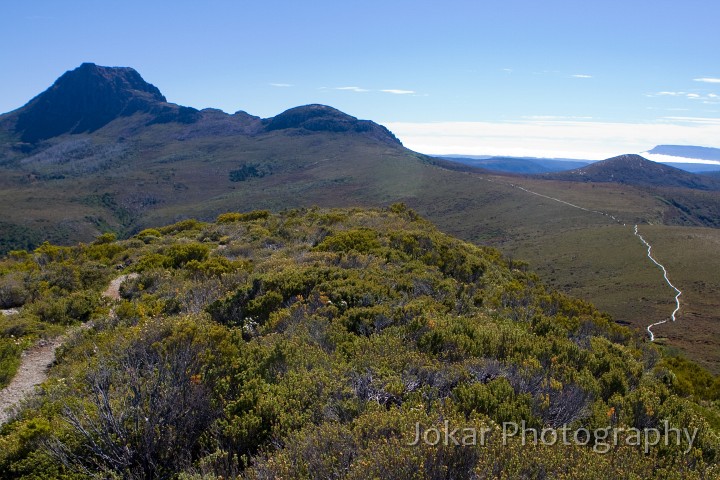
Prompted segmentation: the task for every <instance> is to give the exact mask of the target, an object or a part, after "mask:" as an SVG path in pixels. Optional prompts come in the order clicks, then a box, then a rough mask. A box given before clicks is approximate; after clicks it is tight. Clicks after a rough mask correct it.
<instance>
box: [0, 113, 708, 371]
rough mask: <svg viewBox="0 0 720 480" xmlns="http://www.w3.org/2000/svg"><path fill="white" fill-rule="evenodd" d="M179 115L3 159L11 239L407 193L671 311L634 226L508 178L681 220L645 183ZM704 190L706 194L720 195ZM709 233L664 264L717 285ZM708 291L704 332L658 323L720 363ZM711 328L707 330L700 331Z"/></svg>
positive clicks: (658, 315)
mask: <svg viewBox="0 0 720 480" xmlns="http://www.w3.org/2000/svg"><path fill="white" fill-rule="evenodd" d="M182 128H186V127H178V126H177V125H174V124H166V125H154V126H152V127H150V128H146V129H143V130H142V132H141V133H140V134H139V135H136V136H133V135H132V132H131V131H130V130H131V128H130V127H128V126H127V125H125V126H122V125H121V126H118V125H111V126H109V127H106V128H105V129H103V130H102V131H101V132H99V133H98V134H97V135H98V136H97V137H95V138H103V139H105V140H107V141H112V142H113V143H114V142H115V139H116V138H118V137H119V136H126V137H127V138H129V140H127V142H128V143H129V144H131V147H130V148H129V149H128V151H129V153H128V154H126V155H125V156H123V157H122V158H121V159H118V160H117V161H114V162H111V163H110V164H109V165H108V166H107V168H103V169H101V170H100V171H97V172H94V173H89V174H86V175H81V176H76V177H72V176H68V178H65V179H57V180H32V179H29V178H28V173H29V172H40V173H42V172H50V171H53V170H54V169H56V168H58V167H57V166H52V165H50V166H42V165H26V166H24V167H22V168H21V169H17V168H16V169H11V170H6V171H5V172H3V173H4V174H3V175H0V187H1V188H0V214H1V217H2V219H3V220H2V222H3V224H2V227H3V232H4V235H3V240H6V241H7V240H8V239H17V238H20V239H21V240H23V239H25V243H23V242H22V241H21V242H20V245H21V246H29V245H30V243H31V242H33V241H34V242H35V243H37V242H38V241H40V240H44V239H49V240H51V241H53V242H59V243H69V242H72V241H77V240H84V241H88V240H90V239H92V238H93V237H94V236H95V235H97V233H98V232H100V231H104V230H108V229H113V230H118V231H121V232H125V233H132V232H137V231H139V230H140V229H142V228H146V227H151V226H156V225H161V224H165V223H168V222H172V221H177V220H179V219H182V218H187V217H197V218H201V219H210V218H213V217H214V216H215V215H217V214H218V213H221V212H224V211H228V210H240V211H246V210H252V209H256V208H269V209H272V210H276V211H278V210H282V209H284V208H291V207H299V206H312V205H321V206H372V205H387V204H390V203H393V202H396V201H404V202H406V203H407V204H408V205H410V206H412V207H413V208H415V209H417V210H418V212H420V213H421V214H422V215H424V216H426V217H428V218H429V219H431V220H432V221H433V222H435V223H436V224H437V225H439V226H440V228H442V229H443V230H444V231H446V232H449V233H452V234H454V235H458V236H460V237H461V238H464V239H467V240H471V241H473V242H476V243H479V244H491V245H493V246H497V247H499V248H501V249H502V250H503V251H504V252H505V253H506V254H509V255H512V256H514V257H515V258H516V259H524V260H527V261H529V262H530V264H531V266H532V268H533V269H536V270H538V271H539V272H540V274H541V275H542V276H543V279H544V280H545V281H547V282H549V283H550V284H552V285H553V286H554V287H556V288H560V289H562V290H563V291H565V292H568V293H571V294H573V295H577V296H581V297H582V298H586V299H588V300H590V301H592V302H594V303H596V304H597V305H598V306H599V307H601V308H603V309H605V310H607V311H608V312H610V313H611V314H612V315H613V316H614V317H615V318H616V319H617V320H618V321H622V322H627V323H628V324H630V325H632V326H633V327H636V328H637V329H639V330H642V329H643V328H644V327H645V325H646V324H647V323H650V322H648V319H649V318H650V319H652V320H653V321H657V320H659V319H662V318H663V316H664V315H666V312H667V306H668V304H669V301H670V300H671V296H668V295H667V293H668V292H667V287H666V286H665V285H664V283H663V282H662V277H661V276H659V275H658V272H657V271H656V270H655V269H654V266H653V265H652V264H650V263H649V261H648V260H647V259H646V258H645V257H644V255H643V249H642V245H641V244H640V243H639V241H638V240H637V238H636V237H634V236H632V235H631V232H630V231H629V229H627V228H626V229H623V228H622V227H620V226H619V225H617V224H616V223H615V222H612V221H611V220H609V219H608V218H607V217H604V216H601V215H597V214H592V213H589V212H585V211H582V210H578V209H574V208H571V207H568V206H567V205H563V204H560V203H557V202H554V201H552V200H548V199H545V198H541V197H538V196H534V195H530V194H528V193H526V192H523V191H521V190H518V189H517V188H513V187H511V186H509V185H508V183H509V182H514V183H516V184H522V185H525V186H526V187H527V188H529V189H531V190H534V191H537V192H539V193H543V194H545V195H549V196H553V197H557V198H561V199H563V200H565V201H569V202H571V203H574V204H576V205H581V206H584V207H587V208H589V209H597V210H602V211H605V212H608V213H611V214H613V215H615V216H616V217H617V218H619V219H621V220H622V221H623V222H626V223H627V224H628V225H630V224H633V223H635V222H638V223H641V224H642V223H647V222H650V223H654V224H657V223H661V222H662V221H663V220H665V221H667V220H672V218H673V214H671V213H668V212H670V211H671V207H670V206H669V205H668V204H667V202H665V201H663V200H662V199H661V198H658V197H657V196H654V195H653V194H650V193H648V192H645V191H643V190H640V189H637V188H634V187H628V186H621V185H613V184H598V185H592V184H578V183H571V182H559V181H540V180H530V179H521V178H512V179H510V178H508V177H489V176H479V175H475V174H471V173H464V172H457V171H449V170H445V169H442V168H438V167H437V166H434V165H432V164H429V163H428V162H427V159H425V158H423V157H421V156H419V155H414V154H412V153H411V152H408V151H406V150H401V149H397V148H393V147H391V146H388V145H386V144H382V143H378V142H375V141H371V140H367V139H362V138H360V139H359V138H357V137H349V136H347V135H343V134H322V135H318V134H313V135H289V134H288V133H287V132H273V133H270V134H264V135H261V136H259V137H253V138H251V137H243V136H232V137H207V138H192V139H188V140H185V141H175V139H176V138H178V137H179V136H180V135H181V134H182ZM179 129H180V130H179ZM98 143H100V142H98ZM242 164H258V165H263V166H265V167H266V168H267V171H268V172H269V173H270V174H269V175H266V176H264V177H262V178H251V179H248V180H246V181H243V182H231V181H230V179H229V177H228V173H229V172H230V171H232V170H234V169H236V168H238V167H239V166H240V165H242ZM60 168H65V167H62V166H61V167H60ZM488 179H491V180H493V182H489V181H487V180H488ZM703 195H704V197H703V198H702V199H701V200H702V201H703V202H707V201H710V200H713V198H715V197H716V196H717V195H714V194H706V193H703ZM708 195H710V197H708ZM713 195H714V196H713ZM701 196H702V195H701ZM705 197H708V198H705ZM693 198H694V197H693ZM698 198H700V197H698ZM698 201H699V200H698ZM673 211H675V210H673ZM675 216H676V215H675ZM687 231H688V232H690V231H692V232H694V231H695V230H694V229H689V230H687ZM699 231H701V232H704V231H706V230H705V229H700V230H699ZM668 232H679V233H677V235H679V236H678V237H677V239H676V240H673V241H674V242H675V244H676V245H679V243H680V239H682V238H683V236H685V235H688V234H689V233H686V230H684V229H682V228H680V229H678V228H673V229H670V230H668ZM713 235H714V231H710V233H708V234H707V235H698V236H697V239H696V240H694V243H693V249H688V248H677V249H676V250H677V251H678V253H680V254H681V255H682V256H683V257H685V258H684V259H682V258H681V259H680V264H679V268H680V270H681V272H678V273H675V272H674V271H673V270H672V267H671V266H670V265H668V268H671V273H672V274H679V275H682V276H686V277H690V276H692V275H696V273H697V272H702V276H701V277H699V278H697V279H696V281H697V282H704V287H703V288H704V289H706V290H707V291H710V292H713V291H717V289H720V278H718V275H717V274H715V273H714V272H715V271H717V270H714V271H713V270H711V269H708V268H705V265H706V263H705V262H704V260H703V258H702V256H700V255H696V254H694V253H692V252H693V251H695V249H697V250H698V251H712V248H715V244H714V243H712V241H711V239H712V238H713ZM28 237H29V238H28ZM0 247H3V245H0ZM659 247H660V246H658V248H659ZM661 261H662V259H661ZM693 281H695V280H693ZM681 288H682V287H681ZM690 288H692V287H690ZM702 298H703V297H702V295H695V296H693V295H692V294H688V295H686V297H685V298H683V300H684V301H687V302H688V312H694V313H695V314H696V315H698V316H700V317H701V318H702V319H703V322H705V323H706V324H707V325H708V328H707V329H703V331H702V332H699V333H697V334H696V335H697V336H696V337H692V336H691V337H689V338H695V340H696V341H693V342H691V341H690V340H687V339H686V340H682V341H681V340H680V339H679V337H676V336H675V335H674V334H673V333H672V332H670V331H665V330H668V329H669V328H670V327H668V329H663V331H662V336H665V337H667V338H668V343H670V344H671V345H675V346H680V347H682V348H683V350H684V351H686V352H688V354H689V355H690V356H691V357H693V358H694V359H695V360H698V361H703V362H704V363H705V365H706V366H708V367H709V368H711V369H713V370H714V371H715V372H718V371H720V356H719V355H718V354H717V352H718V351H720V348H718V345H717V343H715V342H717V340H714V339H718V338H720V330H718V329H720V326H718V325H719V324H720V322H719V321H718V317H717V313H716V312H715V311H714V310H713V309H712V306H711V305H710V304H708V302H705V303H703V302H704V300H701V299H702ZM710 303H711V302H710ZM690 328H691V330H693V329H694V327H690ZM705 332H708V334H707V335H705ZM703 335H704V336H705V337H706V338H705V339H702V340H701V339H700V337H702V336H703ZM708 339H709V340H708ZM708 341H709V342H710V343H709V344H708V343H706V342H708ZM681 344H682V345H681Z"/></svg>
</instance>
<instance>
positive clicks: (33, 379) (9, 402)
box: [0, 274, 137, 425]
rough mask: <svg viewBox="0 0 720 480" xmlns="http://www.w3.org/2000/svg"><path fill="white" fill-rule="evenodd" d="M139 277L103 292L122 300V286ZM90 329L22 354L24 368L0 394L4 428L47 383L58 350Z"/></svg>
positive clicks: (42, 343) (116, 282) (85, 325)
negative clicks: (70, 338)
mask: <svg viewBox="0 0 720 480" xmlns="http://www.w3.org/2000/svg"><path fill="white" fill-rule="evenodd" d="M135 276H137V274H129V275H122V276H120V277H118V278H116V279H114V280H113V281H112V282H110V285H109V286H108V288H107V289H106V290H105V291H104V292H103V294H102V295H103V297H106V298H110V299H113V300H118V299H119V298H120V284H121V283H122V282H124V281H125V280H126V279H127V278H134V277H135ZM85 328H90V324H89V323H83V324H82V325H80V326H78V327H75V328H73V329H71V330H70V331H68V333H66V334H65V335H62V336H60V337H57V338H55V339H53V340H50V341H47V340H41V341H39V342H38V343H37V344H36V345H35V346H34V347H32V348H30V349H28V350H26V351H24V352H23V354H22V359H21V360H20V367H19V368H18V371H17V373H16V374H15V376H14V377H13V379H12V381H11V382H10V384H9V385H8V386H7V387H5V388H3V389H2V390H0V425H3V424H4V423H5V422H7V421H8V420H9V419H10V417H11V416H12V414H13V413H14V410H15V408H16V407H17V406H18V404H19V403H20V401H21V400H22V399H23V398H25V397H26V396H27V395H30V394H32V393H34V392H35V387H36V386H38V385H40V384H41V383H42V382H44V381H45V380H46V379H47V370H48V368H49V367H50V365H52V363H53V362H54V361H55V350H57V348H58V347H59V346H60V345H62V344H63V343H64V342H65V341H66V340H67V339H68V338H69V336H70V335H72V334H73V333H75V332H76V331H77V330H79V329H85Z"/></svg>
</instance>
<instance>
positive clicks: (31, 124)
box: [15, 63, 197, 142]
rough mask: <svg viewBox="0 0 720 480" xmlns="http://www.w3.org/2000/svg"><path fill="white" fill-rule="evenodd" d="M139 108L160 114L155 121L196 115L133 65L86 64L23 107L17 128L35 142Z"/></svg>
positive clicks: (188, 118)
mask: <svg viewBox="0 0 720 480" xmlns="http://www.w3.org/2000/svg"><path fill="white" fill-rule="evenodd" d="M137 112H146V113H153V114H155V115H156V117H155V119H154V121H153V122H152V123H164V122H168V121H180V122H184V123H189V122H191V121H194V120H195V118H196V116H197V111H196V110H195V109H190V108H187V107H178V106H176V105H171V104H168V103H167V102H166V99H165V97H164V96H163V95H162V93H160V90H158V88H157V87H155V86H154V85H151V84H149V83H147V82H146V81H145V80H143V78H142V77H141V76H140V74H139V73H138V72H136V71H135V70H133V69H132V68H127V67H101V66H98V65H95V64H92V63H83V64H82V65H81V66H80V67H78V68H76V69H75V70H71V71H69V72H66V73H65V74H64V75H63V76H61V77H60V78H59V79H57V80H56V81H55V83H54V84H53V85H52V86H51V87H50V88H48V89H47V90H46V91H44V92H43V93H41V94H40V95H38V96H37V97H35V98H33V99H32V100H30V102H28V103H27V104H26V105H25V106H24V107H22V108H21V109H19V110H18V111H17V112H16V113H17V123H16V124H15V131H16V132H18V133H20V134H21V138H22V140H23V141H25V142H36V141H39V140H44V139H48V138H51V137H55V136H57V135H62V134H65V133H83V132H93V131H95V130H97V129H99V128H102V127H103V126H105V125H106V124H108V123H109V122H111V121H112V120H114V119H116V118H118V117H121V116H129V115H132V114H134V113H137Z"/></svg>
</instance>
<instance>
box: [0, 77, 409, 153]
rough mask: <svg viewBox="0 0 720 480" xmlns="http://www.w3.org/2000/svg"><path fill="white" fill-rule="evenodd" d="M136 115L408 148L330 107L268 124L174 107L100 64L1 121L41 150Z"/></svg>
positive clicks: (201, 128)
mask: <svg viewBox="0 0 720 480" xmlns="http://www.w3.org/2000/svg"><path fill="white" fill-rule="evenodd" d="M135 114H144V117H143V118H142V121H143V122H144V123H142V124H141V126H143V125H144V126H149V125H154V124H163V123H180V124H194V123H200V124H201V125H198V127H197V128H195V129H191V132H192V133H190V135H193V134H194V135H197V134H198V133H200V132H202V133H217V134H222V133H231V134H235V135H237V134H257V133H260V132H271V131H276V130H288V129H298V130H304V131H309V132H336V133H341V132H348V133H358V134H362V135H365V136H368V137H372V138H374V139H376V140H380V141H383V142H387V143H391V144H396V145H399V146H401V145H402V144H401V143H400V141H399V140H398V139H397V138H396V137H395V136H394V135H393V134H392V133H391V132H390V131H389V130H388V129H387V128H385V127H383V126H381V125H378V124H377V123H375V122H372V121H369V120H358V119H357V118H355V117H353V116H350V115H348V114H345V113H343V112H341V111H339V110H337V109H335V108H332V107H328V106H325V105H317V104H313V105H305V106H300V107H295V108H291V109H289V110H287V111H285V112H282V113H281V114H279V115H277V116H275V117H270V118H267V119H260V118H259V117H255V116H252V115H249V114H247V113H246V112H242V111H241V112H237V113H236V114H234V115H229V114H226V113H225V112H222V111H220V110H216V109H204V110H202V111H198V110H197V109H195V108H192V107H185V106H181V105H177V104H174V103H169V102H168V101H167V99H166V98H165V96H164V95H163V94H162V93H161V92H160V90H159V89H158V88H157V87H156V86H154V85H152V84H150V83H148V82H146V81H145V80H144V79H143V78H142V76H141V75H140V74H139V73H138V72H137V71H136V70H134V69H132V68H129V67H103V66H98V65H95V64H94V63H83V64H82V65H80V66H79V67H78V68H76V69H74V70H70V71H68V72H66V73H65V74H63V75H62V76H61V77H60V78H58V79H57V80H56V81H55V82H54V83H53V85H52V86H50V87H49V88H48V89H47V90H45V91H44V92H42V93H41V94H39V95H38V96H36V97H35V98H33V99H32V100H30V101H29V102H28V103H27V104H26V105H24V106H23V107H21V108H19V109H17V110H15V111H13V112H9V113H7V114H4V115H1V116H0V126H2V127H3V128H4V129H6V130H9V131H10V132H12V133H14V134H16V135H18V136H19V140H20V141H22V142H25V143H30V144H35V143H37V142H41V141H44V140H48V139H51V138H54V137H58V136H61V135H65V134H70V135H74V134H81V133H93V132H96V131H98V130H100V129H101V128H103V127H105V126H107V125H108V124H110V123H111V122H113V121H114V120H117V119H120V118H123V117H132V116H133V115H135ZM204 120H205V121H204ZM240 124H242V127H241V126H240ZM25 148H26V149H27V148H28V147H25Z"/></svg>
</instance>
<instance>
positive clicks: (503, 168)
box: [441, 155, 592, 175]
mask: <svg viewBox="0 0 720 480" xmlns="http://www.w3.org/2000/svg"><path fill="white" fill-rule="evenodd" d="M441 158H443V159H446V160H449V161H451V162H457V163H462V164H463V165H469V166H472V167H477V168H483V169H486V170H489V171H493V172H504V173H517V174H524V175H532V174H536V173H551V172H562V171H565V170H572V169H576V168H580V167H583V166H585V165H588V164H590V163H592V161H590V160H571V159H564V158H563V159H559V158H537V157H502V156H463V155H443V156H441Z"/></svg>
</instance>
